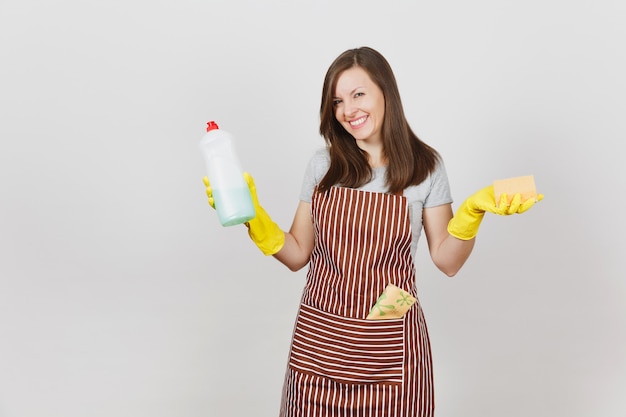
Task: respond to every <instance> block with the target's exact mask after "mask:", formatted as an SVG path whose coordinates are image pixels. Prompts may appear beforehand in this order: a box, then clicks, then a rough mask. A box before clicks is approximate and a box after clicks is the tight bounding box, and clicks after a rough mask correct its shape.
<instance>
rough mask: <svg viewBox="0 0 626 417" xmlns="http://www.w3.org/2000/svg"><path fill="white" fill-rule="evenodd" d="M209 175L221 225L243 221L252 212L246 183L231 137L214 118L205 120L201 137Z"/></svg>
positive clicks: (253, 213)
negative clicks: (204, 131) (204, 127)
mask: <svg viewBox="0 0 626 417" xmlns="http://www.w3.org/2000/svg"><path fill="white" fill-rule="evenodd" d="M200 150H201V151H202V154H203V155H204V159H205V162H206V166H207V171H208V175H207V176H208V178H209V182H210V183H211V189H212V191H213V199H214V200H215V210H216V211H217V217H218V219H219V221H220V223H221V224H222V226H233V225H236V224H241V223H245V222H247V221H249V220H251V219H253V218H254V216H255V211H254V204H253V203H252V196H251V195H250V189H249V188H248V184H247V183H246V181H245V179H244V178H243V171H242V169H241V164H240V163H239V158H238V157H237V153H236V152H235V146H234V141H233V137H232V135H231V134H230V133H228V132H226V131H224V130H221V129H220V128H219V126H218V125H217V123H215V122H214V121H211V122H208V123H207V129H206V134H205V135H204V137H203V138H202V140H201V141H200Z"/></svg>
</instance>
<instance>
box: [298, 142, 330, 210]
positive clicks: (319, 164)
mask: <svg viewBox="0 0 626 417" xmlns="http://www.w3.org/2000/svg"><path fill="white" fill-rule="evenodd" d="M329 166H330V156H329V154H328V150H327V149H326V148H323V149H319V150H317V151H316V152H315V153H314V154H313V156H312V157H311V159H310V160H309V163H308V165H307V168H306V171H305V172H304V179H303V180H302V188H301V191H300V200H302V201H304V202H305V203H310V202H311V201H312V200H313V191H315V187H316V186H317V184H319V182H320V181H321V180H322V178H324V175H326V172H327V171H328V167H329Z"/></svg>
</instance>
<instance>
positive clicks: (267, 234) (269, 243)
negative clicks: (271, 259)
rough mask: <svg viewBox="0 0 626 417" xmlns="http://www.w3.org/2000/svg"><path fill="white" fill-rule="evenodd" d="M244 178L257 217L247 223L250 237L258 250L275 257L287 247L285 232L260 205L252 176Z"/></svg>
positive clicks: (244, 175) (247, 175) (245, 175)
mask: <svg viewBox="0 0 626 417" xmlns="http://www.w3.org/2000/svg"><path fill="white" fill-rule="evenodd" d="M243 177H244V179H245V180H246V182H247V183H248V188H249V189H250V195H251V196H252V203H253V204H254V209H255V211H256V216H254V218H253V219H252V220H250V221H249V222H247V223H245V225H246V227H247V228H248V235H249V236H250V239H252V241H253V242H254V243H255V244H256V245H257V246H258V248H259V249H261V252H263V254H265V255H274V254H275V253H276V252H278V251H279V250H281V249H282V248H283V246H284V245H285V232H283V231H282V230H281V229H280V227H278V225H277V224H276V223H275V222H274V221H273V220H272V219H271V217H270V216H269V214H267V212H266V211H265V209H264V208H263V207H261V206H260V205H259V198H258V197H257V195H256V186H255V185H254V179H253V178H252V176H251V175H250V174H248V173H247V172H244V173H243Z"/></svg>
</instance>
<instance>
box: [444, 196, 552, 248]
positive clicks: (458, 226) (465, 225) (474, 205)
mask: <svg viewBox="0 0 626 417" xmlns="http://www.w3.org/2000/svg"><path fill="white" fill-rule="evenodd" d="M542 199H543V194H538V195H537V199H536V200H535V199H533V198H529V199H528V200H526V201H524V202H523V203H522V202H521V200H522V196H521V194H515V195H514V196H513V200H511V204H510V205H509V204H507V195H506V194H502V195H501V196H500V202H499V204H498V205H496V201H495V200H496V198H495V195H494V192H493V185H490V186H488V187H485V188H483V189H481V190H479V191H478V192H476V193H475V194H473V195H472V196H470V197H469V198H467V200H465V201H464V202H463V204H461V206H460V207H459V208H458V210H457V211H456V213H455V214H454V217H452V219H451V220H450V222H449V223H448V233H450V234H451V235H452V236H454V237H456V238H458V239H461V240H470V239H472V238H474V237H475V236H476V234H477V233H478V228H479V226H480V222H481V221H482V220H483V216H484V215H485V212H486V211H488V212H490V213H494V214H498V215H501V216H508V215H511V214H521V213H523V212H525V211H527V210H529V209H530V208H531V207H532V206H533V205H534V204H535V203H536V202H538V201H541V200H542Z"/></svg>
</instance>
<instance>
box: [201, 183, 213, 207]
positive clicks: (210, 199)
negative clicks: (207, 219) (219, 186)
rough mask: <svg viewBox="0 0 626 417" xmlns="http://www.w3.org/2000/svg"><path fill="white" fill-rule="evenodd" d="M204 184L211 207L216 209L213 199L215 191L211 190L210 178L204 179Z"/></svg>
mask: <svg viewBox="0 0 626 417" xmlns="http://www.w3.org/2000/svg"><path fill="white" fill-rule="evenodd" d="M202 181H203V182H204V186H205V187H206V195H207V197H209V206H211V207H213V208H215V200H214V199H213V189H212V188H211V183H210V182H209V177H204V178H202Z"/></svg>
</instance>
